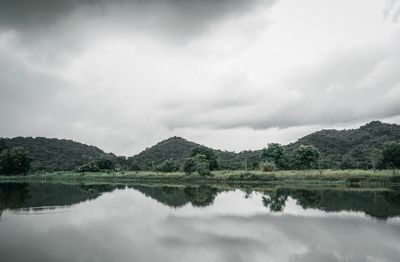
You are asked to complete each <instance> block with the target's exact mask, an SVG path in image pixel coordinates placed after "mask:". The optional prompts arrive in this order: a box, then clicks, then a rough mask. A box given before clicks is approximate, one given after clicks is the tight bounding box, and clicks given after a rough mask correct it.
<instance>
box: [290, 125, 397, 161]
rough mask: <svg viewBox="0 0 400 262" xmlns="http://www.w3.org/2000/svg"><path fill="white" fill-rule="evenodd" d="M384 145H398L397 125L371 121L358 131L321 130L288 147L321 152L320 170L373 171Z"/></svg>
mask: <svg viewBox="0 0 400 262" xmlns="http://www.w3.org/2000/svg"><path fill="white" fill-rule="evenodd" d="M387 142H400V126H399V125H396V124H386V123H382V122H380V121H372V122H370V123H368V124H366V125H364V126H361V127H360V128H357V129H348V130H321V131H318V132H315V133H312V134H310V135H307V136H305V137H302V138H300V139H299V140H297V141H296V142H295V143H291V144H289V145H287V146H286V147H285V148H286V150H287V151H289V152H292V151H293V150H294V149H296V148H297V147H298V146H300V145H302V144H303V145H313V146H315V147H316V148H317V149H318V150H319V151H320V152H321V165H322V167H329V168H332V167H333V168H340V167H343V168H372V167H373V165H374V164H376V161H377V156H378V155H379V152H380V150H382V148H383V145H384V144H385V143H387Z"/></svg>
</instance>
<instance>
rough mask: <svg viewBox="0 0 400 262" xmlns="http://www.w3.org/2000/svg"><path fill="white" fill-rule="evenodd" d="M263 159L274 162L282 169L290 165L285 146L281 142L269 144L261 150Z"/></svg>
mask: <svg viewBox="0 0 400 262" xmlns="http://www.w3.org/2000/svg"><path fill="white" fill-rule="evenodd" d="M261 160H262V161H263V162H273V163H275V165H276V167H278V168H280V169H282V168H287V167H288V161H287V157H286V154H285V152H284V150H283V147H282V146H281V145H280V144H277V143H272V144H268V147H267V148H264V149H263V150H262V152H261Z"/></svg>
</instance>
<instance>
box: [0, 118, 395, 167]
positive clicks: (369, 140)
mask: <svg viewBox="0 0 400 262" xmlns="http://www.w3.org/2000/svg"><path fill="white" fill-rule="evenodd" d="M266 140H267V138H266ZM387 142H400V126H399V125H396V124H385V123H381V122H379V121H373V122H370V123H368V124H366V125H364V126H361V127H360V128H358V129H348V130H321V131H317V132H315V133H312V134H310V135H307V136H305V137H302V138H300V139H299V140H297V141H296V142H294V143H291V144H289V145H286V146H284V150H285V151H286V153H287V154H288V155H290V154H292V153H293V152H294V150H295V149H297V148H298V147H299V146H300V145H313V146H315V147H316V148H317V149H318V150H319V151H320V153H321V158H320V161H319V167H321V168H372V167H374V166H375V165H376V163H377V161H378V160H379V156H380V152H381V150H382V148H383V146H384V144H385V143H387ZM199 146H200V144H197V143H194V142H191V141H188V140H186V139H184V138H181V137H171V138H168V139H166V140H164V141H161V142H159V143H158V144H156V145H154V146H152V147H150V148H147V149H145V150H144V151H142V152H141V153H139V154H137V155H135V156H132V157H129V158H128V159H127V161H122V162H119V160H121V159H120V158H119V159H117V157H116V156H115V155H114V154H111V153H110V154H108V153H105V152H104V151H102V150H101V149H99V148H97V147H95V146H88V145H85V144H81V143H78V142H74V141H71V140H65V139H55V138H51V139H50V138H43V137H37V138H32V137H27V138H24V137H16V138H0V151H1V149H2V147H9V148H12V147H23V148H24V149H26V150H27V151H28V152H29V157H30V158H31V159H32V160H33V161H32V163H31V165H32V170H49V171H51V170H74V169H75V168H76V167H77V166H80V165H83V164H85V163H88V162H90V161H91V160H98V159H110V160H114V162H115V163H117V162H119V163H120V166H121V167H123V168H128V169H131V170H154V168H155V167H156V166H157V165H159V164H161V163H162V162H163V161H165V160H175V161H178V162H179V163H180V165H181V166H182V165H183V162H184V160H185V159H186V158H187V157H189V156H190V154H191V151H192V149H193V148H196V147H199ZM266 146H267V143H266V144H265V147H266ZM213 151H214V153H215V155H216V157H217V161H218V164H219V167H220V169H254V168H257V167H258V164H259V162H260V155H261V150H256V151H242V152H240V153H235V152H229V151H221V150H215V149H213Z"/></svg>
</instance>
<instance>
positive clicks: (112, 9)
mask: <svg viewBox="0 0 400 262" xmlns="http://www.w3.org/2000/svg"><path fill="white" fill-rule="evenodd" d="M273 2H274V0H265V1H262V0H247V1H242V0H116V1H106V0H39V1H31V0H0V6H1V8H0V28H2V29H3V30H15V31H17V32H19V33H23V34H31V35H32V36H34V33H36V32H46V31H49V30H50V31H51V29H52V28H53V27H54V26H55V25H57V24H58V23H65V22H66V20H68V19H71V20H73V22H76V24H75V25H74V26H77V27H78V28H79V27H80V26H81V25H80V24H81V23H82V21H84V20H87V19H89V18H92V17H96V18H101V19H105V20H106V22H107V23H110V22H111V23H112V22H117V23H118V22H121V26H123V27H127V28H129V27H133V28H136V27H143V29H144V30H146V31H152V30H154V31H157V32H158V33H162V31H166V32H168V33H172V34H174V35H192V34H194V33H198V32H200V31H202V30H204V29H205V27H207V26H208V25H210V24H211V23H213V22H215V21H218V20H220V19H222V18H224V17H227V16H229V15H237V14H241V13H244V12H246V11H249V10H251V9H252V8H254V7H256V6H259V4H264V5H270V4H272V3H273ZM98 22H100V23H101V21H98ZM66 24H68V23H66ZM69 25H70V24H69ZM93 26H96V24H95V25H93ZM75 29H77V28H75ZM59 33H60V34H62V32H59ZM163 33H165V32H163Z"/></svg>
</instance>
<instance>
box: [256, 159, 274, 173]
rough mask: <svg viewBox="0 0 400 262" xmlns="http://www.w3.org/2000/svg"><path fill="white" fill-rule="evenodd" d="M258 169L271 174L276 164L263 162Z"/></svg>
mask: <svg viewBox="0 0 400 262" xmlns="http://www.w3.org/2000/svg"><path fill="white" fill-rule="evenodd" d="M259 168H260V170H261V171H263V172H271V171H276V170H277V168H276V164H275V163H274V162H270V161H263V162H261V163H260V164H259Z"/></svg>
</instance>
